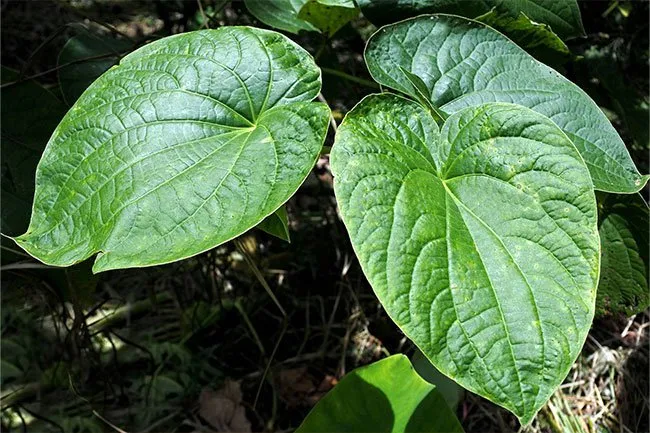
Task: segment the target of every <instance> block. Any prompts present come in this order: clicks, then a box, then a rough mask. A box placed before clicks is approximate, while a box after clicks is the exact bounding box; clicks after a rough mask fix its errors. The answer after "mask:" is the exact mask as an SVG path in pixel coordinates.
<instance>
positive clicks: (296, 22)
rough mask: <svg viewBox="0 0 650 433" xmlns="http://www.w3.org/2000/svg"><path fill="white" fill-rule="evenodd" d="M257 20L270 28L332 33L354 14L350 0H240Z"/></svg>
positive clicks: (356, 13)
mask: <svg viewBox="0 0 650 433" xmlns="http://www.w3.org/2000/svg"><path fill="white" fill-rule="evenodd" d="M244 3H245V4H246V8H248V10H249V12H250V13H251V14H253V15H254V16H255V18H257V19H258V20H260V21H262V22H263V23H264V24H266V25H269V26H271V27H273V28H276V29H280V30H285V31H287V32H291V33H298V32H300V31H301V30H306V31H314V32H317V31H322V32H323V33H326V34H328V35H332V34H334V33H335V32H336V31H337V30H339V29H340V28H341V27H343V26H344V25H345V24H346V23H347V22H348V21H350V20H352V19H354V18H355V17H356V16H357V15H358V11H357V9H356V7H355V5H354V2H353V1H352V0H244Z"/></svg>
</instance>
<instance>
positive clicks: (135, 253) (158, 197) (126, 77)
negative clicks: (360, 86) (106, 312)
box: [16, 27, 329, 272]
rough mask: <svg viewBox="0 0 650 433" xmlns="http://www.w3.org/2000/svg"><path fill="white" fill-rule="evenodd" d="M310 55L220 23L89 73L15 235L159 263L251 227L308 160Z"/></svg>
mask: <svg viewBox="0 0 650 433" xmlns="http://www.w3.org/2000/svg"><path fill="white" fill-rule="evenodd" d="M320 84H321V82H320V71H319V70H318V68H317V67H316V65H315V64H314V61H313V59H312V58H311V56H310V55H309V54H308V53H307V52H306V51H304V50H303V49H302V48H300V47H298V46H297V45H295V44H294V43H293V42H291V41H290V40H289V39H287V38H286V37H284V36H282V35H280V34H278V33H275V32H270V31H265V30H259V29H253V28H247V27H228V28H226V27H224V28H221V29H217V30H206V31H198V32H191V33H184V34H182V35H177V36H171V37H169V38H165V39H162V40H159V41H156V42H154V43H151V44H149V45H146V46H145V47H143V48H141V49H139V50H137V51H135V52H133V53H131V54H130V55H128V56H127V57H125V58H124V59H123V60H122V61H121V63H120V65H119V66H117V67H114V68H112V69H110V70H109V71H108V72H107V73H105V74H104V75H102V76H101V77H100V78H99V79H98V80H97V81H95V82H94V83H93V84H92V85H91V87H90V88H89V89H88V91H87V92H86V93H84V95H82V97H81V98H80V99H79V100H78V101H77V103H75V105H74V106H73V107H72V108H71V109H70V111H69V112H68V114H67V115H66V116H65V117H64V119H63V120H62V122H61V124H60V125H59V126H58V127H57V129H56V130H55V132H54V134H53V135H52V138H51V139H50V141H49V143H48V145H47V148H46V150H45V153H44V155H43V158H42V159H41V161H40V163H39V166H38V170H37V174H36V196H35V199H34V210H33V213H32V219H31V223H30V227H29V229H28V231H27V233H25V234H24V235H22V236H20V237H18V238H16V241H17V242H18V243H19V244H20V245H21V246H22V247H23V248H24V249H26V250H27V251H28V252H29V253H30V254H32V255H33V256H35V257H37V258H38V259H40V260H41V261H43V262H45V263H48V264H52V265H58V266H66V265H70V264H72V263H76V262H78V261H81V260H83V259H85V258H87V257H90V256H91V255H93V254H95V253H98V252H99V253H100V254H99V255H98V256H97V259H96V262H95V265H94V268H93V269H94V271H95V272H99V271H103V270H107V269H115V268H124V267H133V266H148V265H154V264H162V263H168V262H171V261H175V260H180V259H182V258H185V257H189V256H192V255H195V254H198V253H200V252H202V251H205V250H207V249H210V248H213V247H214V246H216V245H219V244H221V243H223V242H225V241H227V240H229V239H232V238H233V237H235V236H238V235H239V234H241V233H243V232H245V231H247V230H249V229H250V228H252V227H254V226H255V225H257V224H258V223H259V222H261V221H262V220H263V219H264V218H265V217H267V216H268V215H270V214H271V213H273V212H274V211H275V210H276V209H278V208H279V207H280V206H281V205H282V204H283V203H284V202H285V201H286V200H287V199H288V198H289V197H290V196H291V195H293V193H294V192H295V191H296V189H297V188H298V187H299V186H300V184H301V183H302V181H303V180H304V179H305V177H306V176H307V174H308V173H309V172H310V170H311V168H312V166H313V164H314V163H315V161H316V159H317V157H318V154H319V152H320V149H321V147H322V143H323V140H324V137H325V134H326V131H327V126H328V119H329V109H328V108H327V106H325V105H324V104H321V103H314V102H310V101H311V100H312V99H313V98H314V97H315V96H316V95H317V94H318V92H319V90H320Z"/></svg>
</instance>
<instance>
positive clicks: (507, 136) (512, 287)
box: [331, 94, 599, 424]
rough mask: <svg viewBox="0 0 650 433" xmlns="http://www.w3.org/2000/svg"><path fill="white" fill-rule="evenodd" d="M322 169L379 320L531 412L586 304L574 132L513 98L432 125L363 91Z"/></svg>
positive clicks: (416, 111) (568, 348)
mask: <svg viewBox="0 0 650 433" xmlns="http://www.w3.org/2000/svg"><path fill="white" fill-rule="evenodd" d="M331 167H332V172H333V174H334V188H335V189H334V190H335V193H336V197H337V201H338V203H339V207H340V211H341V216H342V218H343V222H344V223H345V225H346V227H347V229H348V232H349V234H350V239H351V241H352V245H353V247H354V250H355V252H356V254H357V257H358V258H359V261H360V263H361V266H362V268H363V270H364V273H365V275H366V277H367V278H368V280H369V282H370V284H371V285H372V287H373V289H374V291H375V293H376V294H377V296H378V297H379V300H380V301H381V303H382V305H383V306H384V308H385V309H386V311H387V313H388V314H389V315H390V317H391V318H392V319H393V320H394V321H395V323H396V324H397V325H398V326H399V327H400V328H401V329H402V330H403V331H404V333H405V334H406V336H408V337H409V338H411V339H412V340H413V342H414V343H415V344H416V345H417V346H418V347H419V348H420V350H422V352H423V353H424V354H425V355H426V357H427V358H428V359H429V360H430V361H431V362H432V363H433V364H434V365H435V367H436V368H437V369H438V370H440V371H441V372H442V373H444V374H445V375H447V376H449V377H450V378H452V379H453V380H455V381H456V382H458V383H459V384H460V385H462V386H463V387H465V388H467V389H469V390H470V391H472V392H475V393H477V394H479V395H482V396H484V397H486V398H488V399H489V400H491V401H493V402H495V403H497V404H499V405H501V406H503V407H505V408H507V409H509V410H510V411H512V412H513V413H515V414H516V415H517V416H518V417H519V419H520V420H521V422H522V423H523V424H526V423H528V422H530V420H531V419H532V418H533V416H534V415H535V413H536V412H537V411H538V410H539V409H540V408H541V407H542V406H543V405H544V404H545V403H546V401H547V400H548V398H549V397H550V396H551V395H552V394H553V392H554V391H555V389H556V388H557V386H559V385H560V383H562V380H563V379H564V378H565V377H566V375H567V373H568V371H569V369H570V367H571V365H572V364H573V362H574V360H575V359H576V357H577V356H578V354H579V353H580V350H581V348H582V345H583V343H584V340H585V337H586V336H587V332H588V331H589V328H590V326H591V321H592V319H593V315H594V301H595V296H596V283H597V278H598V267H599V254H598V253H599V245H598V231H597V230H598V228H597V216H596V201H595V197H594V192H593V187H592V184H591V179H590V177H589V172H588V170H587V168H586V166H585V164H584V161H583V160H582V158H581V157H580V154H579V153H578V151H577V150H576V148H575V146H574V145H573V143H571V141H570V140H569V139H568V138H567V136H566V135H565V134H564V133H563V132H562V131H561V130H560V129H559V128H558V127H557V126H556V125H555V124H554V123H553V122H552V121H551V120H549V119H548V118H546V117H544V116H542V115H540V114H538V113H536V112H534V111H532V110H529V109H527V108H525V107H522V106H518V105H513V104H504V103H488V104H484V105H480V106H475V107H468V108H465V109H463V110H460V111H458V112H456V113H455V114H453V115H451V116H450V117H449V118H448V119H447V120H446V122H445V124H444V126H443V127H442V130H441V131H440V132H439V131H438V127H437V125H436V123H435V122H434V119H433V117H432V116H431V114H430V113H429V111H428V110H426V109H425V108H424V107H423V106H422V105H420V104H418V103H417V102H413V101H410V100H407V99H405V98H402V97H399V96H395V95H390V94H383V95H371V96H369V97H367V98H365V99H364V100H363V101H362V102H361V103H359V104H358V105H357V106H356V107H355V108H354V109H353V110H352V111H351V112H349V113H348V114H347V116H346V118H345V119H344V121H343V122H342V124H341V125H340V126H339V128H338V132H337V135H336V141H335V144H334V146H333V147H332V153H331Z"/></svg>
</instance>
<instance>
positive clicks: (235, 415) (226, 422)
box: [199, 379, 251, 433]
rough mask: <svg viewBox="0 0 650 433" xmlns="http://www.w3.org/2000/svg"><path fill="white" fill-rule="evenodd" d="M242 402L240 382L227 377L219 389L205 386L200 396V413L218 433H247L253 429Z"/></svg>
mask: <svg viewBox="0 0 650 433" xmlns="http://www.w3.org/2000/svg"><path fill="white" fill-rule="evenodd" d="M241 402H242V392H241V387H240V385H239V382H236V381H234V380H230V379H226V381H225V383H224V384H223V387H222V388H220V389H219V390H217V391H214V390H212V389H209V388H203V390H202V391H201V395H200V397H199V415H201V418H203V420H205V421H206V422H207V423H208V424H209V425H210V428H211V429H212V430H213V431H214V432H216V433H226V432H238V433H247V432H250V431H251V423H250V421H249V420H248V418H246V409H245V408H244V406H242V404H241Z"/></svg>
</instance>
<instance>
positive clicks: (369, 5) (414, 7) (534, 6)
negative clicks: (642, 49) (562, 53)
mask: <svg viewBox="0 0 650 433" xmlns="http://www.w3.org/2000/svg"><path fill="white" fill-rule="evenodd" d="M357 3H358V4H359V7H360V8H361V11H362V12H363V14H364V15H365V16H367V17H368V19H370V20H371V21H372V22H373V23H375V24H389V23H394V22H396V21H399V20H402V19H405V18H410V17H415V16H417V15H422V14H431V13H450V14H456V15H460V16H464V17H468V18H475V17H477V16H479V15H482V14H485V13H488V12H490V11H491V10H496V11H498V13H500V14H508V15H511V16H512V17H517V16H518V15H519V14H520V13H523V14H524V15H526V16H527V17H529V18H530V19H531V20H533V21H536V22H539V23H544V24H547V25H549V26H550V27H551V28H552V29H553V31H554V32H555V33H557V34H558V35H560V36H561V37H563V38H568V37H573V36H581V35H583V34H584V29H583V27H582V20H581V19H580V8H579V7H578V2H577V1H576V0H461V1H459V0H357Z"/></svg>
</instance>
